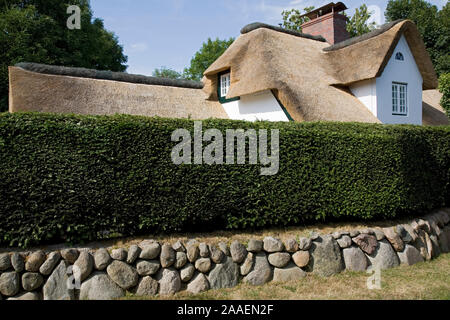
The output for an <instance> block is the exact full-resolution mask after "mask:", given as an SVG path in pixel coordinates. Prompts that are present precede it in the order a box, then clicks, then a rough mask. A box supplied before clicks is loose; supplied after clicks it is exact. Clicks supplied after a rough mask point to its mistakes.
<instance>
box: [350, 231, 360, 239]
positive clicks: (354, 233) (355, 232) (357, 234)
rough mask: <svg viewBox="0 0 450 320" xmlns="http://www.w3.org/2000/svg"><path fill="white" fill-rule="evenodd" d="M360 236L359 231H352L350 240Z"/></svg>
mask: <svg viewBox="0 0 450 320" xmlns="http://www.w3.org/2000/svg"><path fill="white" fill-rule="evenodd" d="M357 236H359V230H352V231H350V238H354V237H357Z"/></svg>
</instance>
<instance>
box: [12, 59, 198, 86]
mask: <svg viewBox="0 0 450 320" xmlns="http://www.w3.org/2000/svg"><path fill="white" fill-rule="evenodd" d="M15 66H16V67H19V68H22V69H24V70H27V71H32V72H37V73H42V74H49V75H59V76H71V77H78V78H88V79H97V80H110V81H119V82H128V83H135V84H145V85H159V86H167V87H178V88H189V89H203V83H202V82H199V81H192V80H184V79H169V78H158V77H149V76H143V75H137V74H129V73H125V72H112V71H100V70H95V69H86V68H73V67H62V66H52V65H46V64H39V63H30V62H20V63H17V64H16V65H15Z"/></svg>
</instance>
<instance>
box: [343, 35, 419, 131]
mask: <svg viewBox="0 0 450 320" xmlns="http://www.w3.org/2000/svg"><path fill="white" fill-rule="evenodd" d="M399 51H400V52H401V53H403V56H404V58H405V60H404V61H398V60H395V54H396V53H397V52H399ZM422 81H423V80H422V75H421V74H420V71H419V68H418V67H417V65H416V62H415V60H414V56H413V55H412V52H411V50H410V49H409V46H408V42H407V41H406V39H405V37H404V36H402V37H401V38H400V40H399V42H398V44H397V46H396V48H395V50H394V53H393V54H392V57H391V58H390V60H389V62H388V64H387V65H386V67H385V69H384V71H383V73H382V75H381V76H380V77H378V78H376V79H370V80H365V81H360V82H358V83H355V84H353V85H351V86H350V90H351V92H352V93H353V95H354V96H355V97H357V98H358V99H359V100H360V101H361V102H362V103H363V104H364V105H365V106H366V107H367V109H369V111H370V112H372V114H373V115H375V116H376V117H377V118H378V119H379V120H380V121H381V122H382V123H387V124H422ZM392 82H400V83H407V84H408V96H407V104H408V115H406V116H400V115H393V114H392Z"/></svg>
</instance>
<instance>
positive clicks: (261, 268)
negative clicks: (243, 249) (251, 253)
mask: <svg viewBox="0 0 450 320" xmlns="http://www.w3.org/2000/svg"><path fill="white" fill-rule="evenodd" d="M272 276H273V271H272V268H271V267H270V264H269V262H268V261H267V257H266V255H265V254H264V253H262V252H260V253H257V254H256V255H255V263H254V267H253V270H252V271H251V272H250V273H249V274H248V275H247V276H245V278H244V282H245V283H249V284H251V285H254V286H260V285H263V284H265V283H266V282H269V281H270V280H271V279H272Z"/></svg>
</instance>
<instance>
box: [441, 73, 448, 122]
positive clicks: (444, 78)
mask: <svg viewBox="0 0 450 320" xmlns="http://www.w3.org/2000/svg"><path fill="white" fill-rule="evenodd" d="M439 91H440V92H441V93H442V99H441V106H442V108H444V110H445V112H446V113H447V116H448V117H449V118H450V73H443V74H442V75H441V76H440V77H439Z"/></svg>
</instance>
